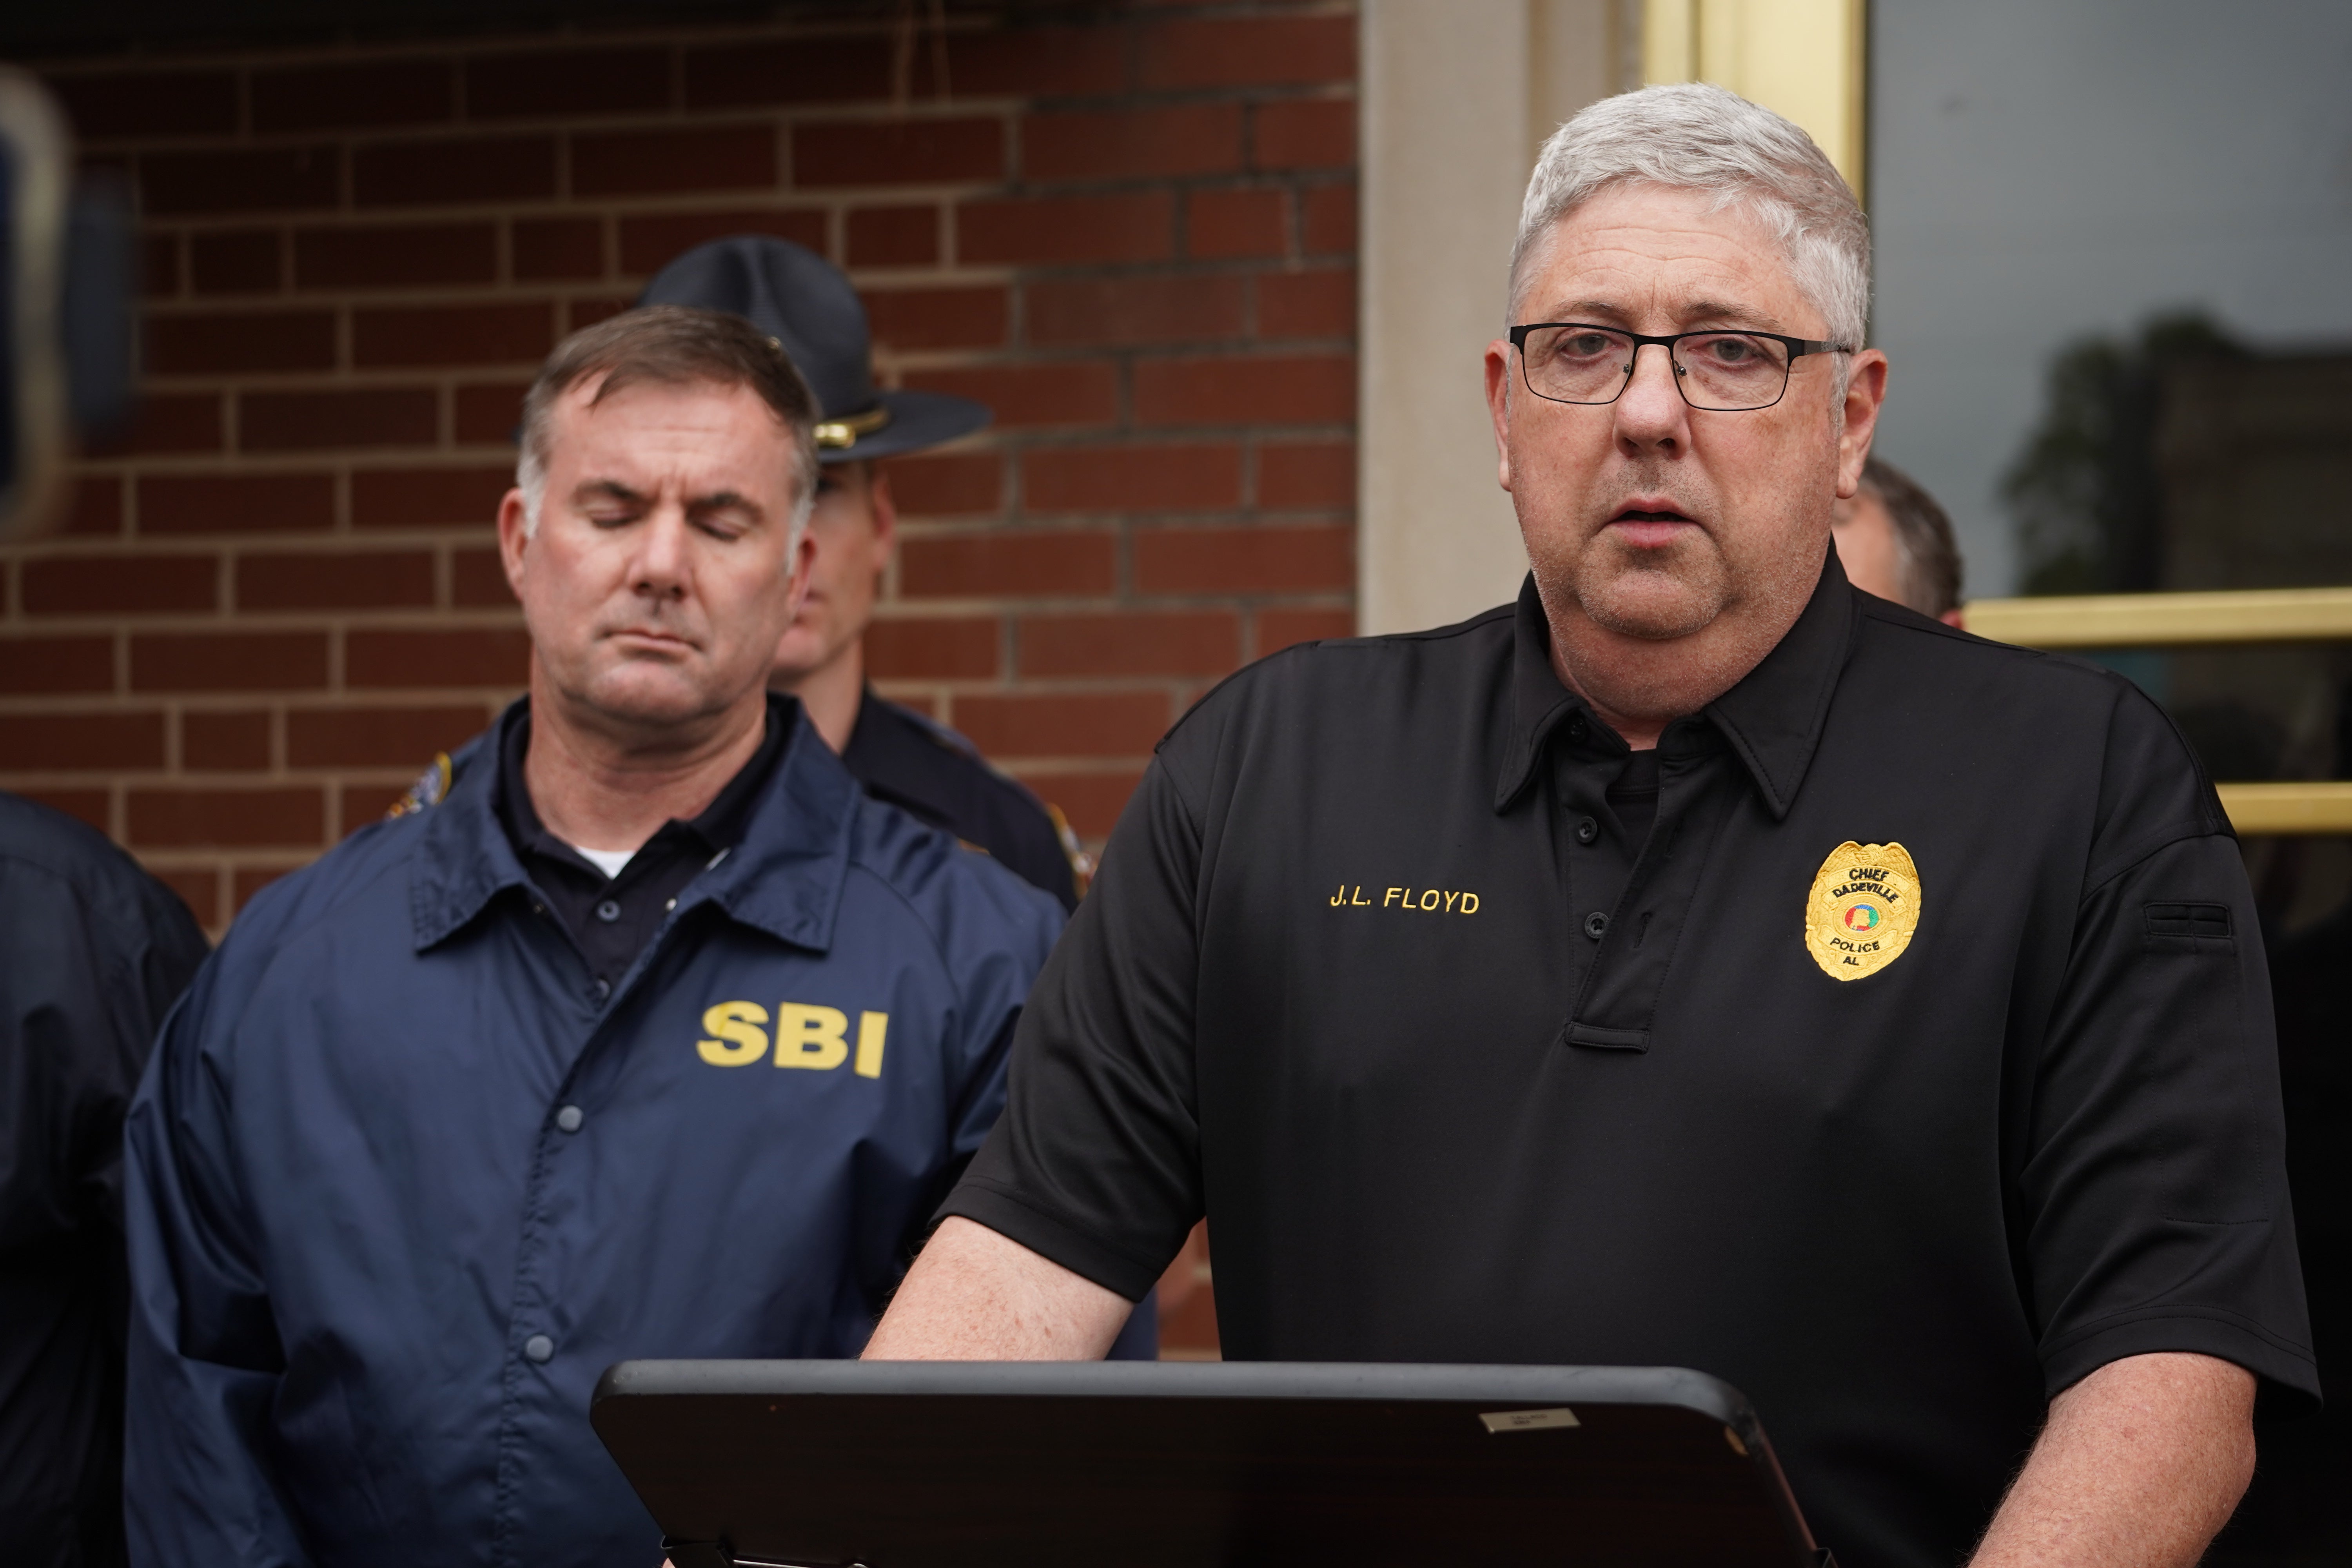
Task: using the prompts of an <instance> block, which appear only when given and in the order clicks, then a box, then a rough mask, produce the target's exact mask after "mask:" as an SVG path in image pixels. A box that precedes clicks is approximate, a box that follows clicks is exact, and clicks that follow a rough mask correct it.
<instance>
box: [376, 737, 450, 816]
mask: <svg viewBox="0 0 2352 1568" xmlns="http://www.w3.org/2000/svg"><path fill="white" fill-rule="evenodd" d="M456 781H457V773H456V772H455V770H453V769H452V768H451V767H450V765H449V753H448V752H435V753H434V754H433V765H432V766H431V767H429V768H427V769H425V771H424V772H423V773H419V774H417V776H416V782H415V784H410V785H409V786H408V793H407V794H406V795H402V796H401V797H400V798H399V799H398V800H395V801H394V802H393V803H392V809H390V810H389V811H386V812H385V813H384V814H383V816H384V820H385V821H387V822H389V821H391V820H392V819H393V818H394V817H396V816H415V815H416V814H417V813H418V812H420V811H423V810H425V809H426V808H427V807H428V806H436V805H440V804H441V803H442V802H443V801H444V800H446V799H447V798H448V797H449V786H450V784H454V783H455V782H456Z"/></svg>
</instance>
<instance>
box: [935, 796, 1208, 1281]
mask: <svg viewBox="0 0 2352 1568" xmlns="http://www.w3.org/2000/svg"><path fill="white" fill-rule="evenodd" d="M1200 860H1201V834H1200V829H1199V826H1198V821H1197V817H1196V816H1195V814H1194V813H1193V812H1192V811H1191V810H1189V809H1188V808H1187V806H1186V804H1185V802H1184V800H1183V798H1182V795H1181V791H1180V790H1179V788H1178V787H1177V784H1176V781H1175V777H1174V774H1173V773H1172V772H1171V766H1170V763H1169V762H1168V760H1167V756H1166V753H1165V752H1163V754H1162V756H1161V757H1160V759H1158V760H1155V761H1154V762H1153V763H1152V765H1151V767H1150V770H1149V771H1147V772H1146V773H1145V774H1144V777H1143V782H1142V784H1140V785H1139V786H1138V788H1137V790H1136V793H1135V796H1134V798H1133V799H1131V800H1130V801H1129V803H1128V806H1127V810H1126V811H1125V812H1124V813H1123V814H1122V815H1121V816H1120V817H1119V821H1118V827H1117V828H1116V829H1115V830H1114V831H1113V832H1112V834H1111V837H1110V842H1109V844H1108V846H1107V847H1105V849H1104V851H1103V866H1102V871H1101V873H1100V874H1099V875H1098V876H1097V878H1096V879H1095V882H1094V887H1093V889H1092V890H1091V891H1090V892H1089V893H1088V894H1087V899H1086V901H1085V902H1083V903H1082V904H1080V905H1079V906H1078V912H1077V914H1076V917H1075V918H1074V919H1073V920H1072V921H1071V922H1070V926H1069V929H1068V931H1066V933H1065V935H1064V936H1063V939H1062V942H1061V943H1060V945H1059V946H1057V947H1056V948H1055V950H1054V955H1053V957H1052V958H1051V959H1050V960H1048V961H1047V963H1046V964H1045V972H1044V973H1043V974H1041V975H1040V976H1039V977H1038V981H1037V984H1036V987H1035V989H1034V991H1032V992H1031V994H1030V997H1029V1005H1028V1007H1027V1008H1026V1010H1025V1011H1024V1013H1023V1014H1022V1016H1021V1025H1020V1028H1019V1030H1018V1031H1017V1033H1016V1034H1015V1036H1014V1038H1013V1058H1012V1071H1011V1093H1010V1100H1009V1102H1008V1104H1007V1106H1006V1110H1005V1114H1004V1117H1003V1120H1002V1121H999V1122H998V1123H997V1124H996V1127H995V1130H994V1131H992V1132H991V1133H990V1135H989V1139H988V1142H987V1143H986V1144H984V1145H983V1146H982V1149H981V1152H980V1154H979V1156H978V1157H977V1158H976V1159H975V1160H973V1162H972V1163H971V1169H970V1170H969V1171H967V1172H966V1173H965V1175H964V1179H963V1181H962V1183H961V1184H960V1185H958V1187H957V1188H956V1190H955V1192H954V1193H953V1194H951V1195H950V1197H949V1199H948V1201H947V1204H946V1205H945V1206H944V1207H943V1208H942V1209H941V1211H940V1212H941V1214H942V1215H962V1216H963V1217H965V1218H967V1219H971V1220H974V1221H977V1222H978V1223H979V1224H982V1225H984V1226H988V1228H990V1229H991V1230H993V1231H996V1232H999V1233H1000V1234H1002V1235H1003V1236H1006V1237H1011V1238H1012V1239H1013V1240H1014V1241H1017V1242H1019V1243H1020V1244H1021V1245H1023V1246H1024V1247H1028V1248H1029V1249H1030V1250H1032V1251H1034V1252H1037V1253H1040V1254H1042V1255H1043V1256H1045V1257H1046V1258H1051V1259H1053V1260H1054V1261H1055V1262H1056V1263H1058V1264H1060V1265H1061V1266H1062V1267H1064V1268H1068V1269H1070V1270H1072V1271H1073V1272H1075V1273H1077V1274H1082V1275H1084V1276H1086V1277H1087V1279H1092V1280H1094V1281H1095V1282H1096V1283H1097V1284H1099V1285H1101V1286H1103V1287H1105V1288H1106V1289H1111V1290H1115V1291H1117V1292H1118V1294H1120V1295H1122V1296H1124V1297H1126V1298H1127V1299H1128V1300H1140V1299H1141V1298H1142V1297H1143V1295H1144V1294H1145V1293H1146V1292H1147V1291H1149V1290H1150V1289H1151V1286H1152V1284H1153V1282H1154V1281H1156V1280H1157V1279H1159V1278H1160V1272H1161V1270H1162V1269H1164V1268H1166V1267H1167V1265H1168V1261H1169V1259H1170V1258H1173V1257H1175V1256H1176V1253H1177V1251H1178V1249H1179V1248H1181V1247H1182V1246H1183V1244H1184V1237H1185V1236H1186V1235H1187V1233H1189V1232H1190V1231H1191V1229H1192V1224H1193V1222H1194V1221H1195V1220H1197V1219H1199V1218H1200V1217H1201V1209H1202V1198H1201V1175H1200V1127H1199V1121H1198V1112H1197V1101H1196V1100H1195V1095H1194V1086H1193V1055H1192V1018H1193V1006H1194V986H1195V984H1196V983H1197V980H1198V952H1199V943H1198V941H1197V939H1196V936H1195V931H1194V926H1193V904H1194V889H1195V885H1196V881H1197V875H1198V869H1199V866H1200Z"/></svg>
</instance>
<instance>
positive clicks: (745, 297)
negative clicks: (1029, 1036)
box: [637, 235, 1085, 909]
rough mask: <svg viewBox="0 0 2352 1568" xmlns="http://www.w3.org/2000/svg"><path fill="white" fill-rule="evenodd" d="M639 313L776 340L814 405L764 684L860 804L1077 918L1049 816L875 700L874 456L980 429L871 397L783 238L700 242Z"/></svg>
mask: <svg viewBox="0 0 2352 1568" xmlns="http://www.w3.org/2000/svg"><path fill="white" fill-rule="evenodd" d="M637 302H638V303H639V304H640V305H688V306H693V307H695V308H697V309H699V310H725V311H728V312H730V313H731V314H734V315H738V316H741V317H743V318H744V319H745V320H747V321H750V322H751V324H752V325H753V326H754V327H757V328H758V329H759V330H760V331H762V332H764V333H766V334H767V335H768V336H769V337H770V338H772V339H773V340H775V341H776V342H778V343H779V344H781V345H782V348H783V350H784V352H785V353H788V354H790V355H791V356H792V360H793V363H794V364H795V365H797V366H799V367H800V371H801V374H803V375H805V376H806V377H807V378H808V381H809V385H810V387H811V388H812V389H813V390H814V392H815V393H816V396H817V402H818V404H819V405H821V407H822V408H823V411H824V413H823V417H822V418H821V419H820V420H819V422H818V424H817V427H816V443H817V459H818V461H819V462H820V463H822V464H823V465H824V478H823V479H821V480H820V482H819V484H818V486H817V500H816V510H815V511H814V513H813V514H811V516H810V518H809V531H810V533H811V535H812V536H813V537H814V539H815V541H816V561H815V564H814V568H813V570H812V572H811V574H810V580H809V589H808V595H807V597H806V598H805V599H804V600H803V602H802V605H801V613H800V614H799V615H798V616H795V617H794V618H793V625H792V628H791V629H790V630H789V631H787V632H786V633H785V634H784V636H783V639H782V641H781V642H780V643H779V644H778V645H777V648H776V668H775V676H774V684H775V685H776V687H777V688H778V689H780V690H784V691H789V692H791V693H792V694H793V696H795V697H797V698H799V699H800V700H801V705H802V706H803V708H805V709H806V710H808V716H809V721H810V722H811V723H813V724H814V725H815V726H816V730H817V733H818V734H820V735H822V736H824V742H825V744H826V745H828V746H831V747H832V748H833V749H834V750H835V752H839V753H840V754H841V760H842V761H843V762H845V763H847V764H848V765H849V771H850V772H851V773H856V775H857V777H858V780H859V782H861V783H862V784H865V785H866V793H867V794H869V795H873V796H874V797H875V798H876V799H877V800H887V801H888V802H889V803H890V804H891V805H896V806H898V807H900V808H901V809H903V810H906V811H909V812H912V813H913V814H914V815H915V816H919V817H921V818H922V819H923V820H924V821H926V822H929V823H930V824H931V825H932V826H937V827H944V828H946V829H947V830H948V831H949V832H950V833H953V834H954V835H955V836H956V837H959V838H961V839H963V840H964V841H965V842H966V843H968V844H976V845H978V846H980V847H982V848H983V849H985V850H987V851H988V852H989V853H990V854H992V855H993V856H995V857H996V858H998V859H1000V860H1002V861H1003V862H1004V863H1005V864H1006V865H1007V866H1009V867H1011V868H1013V870H1014V871H1016V872H1018V873H1019V874H1020V875H1021V876H1022V877H1023V878H1024V879H1027V880H1028V881H1030V882H1033V883H1034V884H1035V885H1036V886H1038V887H1040V888H1043V889H1045V890H1046V891H1047V892H1049V893H1051V894H1053V895H1054V896H1055V898H1057V899H1059V900H1061V901H1062V905H1063V907H1064V908H1065V909H1076V907H1077V900H1078V895H1079V893H1080V892H1082V891H1083V890H1084V889H1083V879H1084V875H1085V870H1084V866H1085V863H1084V860H1083V858H1082V857H1081V856H1080V854H1079V851H1078V846H1077V839H1076V836H1075V835H1073V834H1072V833H1071V832H1070V829H1069V826H1068V824H1067V823H1066V822H1065V821H1064V820H1063V818H1062V815H1061V813H1060V812H1058V811H1055V809H1054V808H1053V807H1051V806H1049V805H1045V803H1044V802H1042V801H1040V800H1039V799H1038V798H1037V797H1036V796H1035V795H1032V794H1031V793H1030V792H1029V791H1028V790H1027V789H1025V788H1024V787H1023V786H1022V785H1021V784H1018V783H1016V782H1014V781H1013V780H1012V779H1010V778H1007V777H1006V776H1005V775H1004V774H1003V773H998V772H997V771H996V770H995V769H993V768H992V767H990V766H989V765H988V764H987V763H985V762H983V761H982V759H981V756H980V753H979V752H978V751H977V750H975V749H974V747H973V746H972V744H971V742H969V741H967V740H965V739H964V738H963V737H962V736H961V735H959V734H957V733H956V732H955V731H952V730H950V729H949V728H948V727H947V726H945V725H943V724H940V723H937V722H935V721H932V720H930V719H929V718H926V717H924V716H923V715H922V714H920V713H917V712H915V711H914V710H911V709H908V708H904V707H901V706H899V705H898V703H895V702H887V701H885V700H882V699H881V698H879V697H877V696H876V695H875V694H874V689H873V687H872V686H870V685H869V684H867V681H866V627H867V626H870V625H871V624H872V623H873V620H874V601H875V598H876V595H877V594H878V592H879V591H880V588H881V584H882V576H883V574H884V573H885V572H887V570H888V569H889V565H890V554H891V552H892V551H893V550H894V549H895V548H896V547H897V544H898V505H897V502H896V501H895V500H894V499H893V498H892V496H891V493H890V476H889V472H888V470H887V469H885V468H882V467H880V466H879V465H880V464H881V462H882V460H883V459H884V458H897V457H903V456H905V455H906V454H908V453H910V452H919V451H922V450H924V449H925V448H927V447H936V446H939V445H940V444H941V443H942V442H947V441H952V440H954V439H956V438H957V437H961V436H967V435H970V434H971V432H973V431H975V430H977V429H979V428H980V427H981V426H983V425H986V424H987V423H988V417H989V416H988V410H987V408H986V407H984V406H983V405H981V404H978V403H975V402H973V401H971V399H970V398H965V397H952V396H949V395H946V394H943V393H933V392H896V391H892V392H883V391H877V390H876V388H875V386H874V383H873V374H872V370H871V363H872V358H871V356H872V348H871V344H870V341H869V337H868V333H867V329H866V307H865V305H864V303H863V302H861V301H860V300H859V299H858V297H857V290H856V289H855V288H853V287H851V285H850V282H849V279H846V278H845V277H843V276H842V274H841V272H840V271H839V269H837V268H835V267H834V266H833V264H832V263H831V262H828V261H826V260H825V259H824V258H823V257H821V256H818V255H817V254H815V253H814V251H810V250H807V249H804V248H803V247H800V246H797V245H794V244H793V243H791V242H790V241H789V240H782V239H771V238H767V237H761V236H756V235H746V236H742V237H737V238H732V239H720V240H714V241H712V242H711V243H710V244H709V245H703V246H698V247H695V248H694V249H692V250H689V251H688V252H687V253H686V254H685V255H683V256H680V257H679V258H677V259H676V260H674V261H672V262H671V263H670V264H669V265H668V266H667V267H665V268H662V269H661V271H660V272H658V273H656V275H655V276H654V279H653V281H652V282H650V283H648V284H646V290H645V293H644V294H643V296H641V297H640V298H639V300H638V301H637Z"/></svg>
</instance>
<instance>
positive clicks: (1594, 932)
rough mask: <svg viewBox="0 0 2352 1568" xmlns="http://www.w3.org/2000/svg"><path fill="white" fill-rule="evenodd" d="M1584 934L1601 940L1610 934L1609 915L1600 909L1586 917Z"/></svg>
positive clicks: (1596, 940) (1595, 939)
mask: <svg viewBox="0 0 2352 1568" xmlns="http://www.w3.org/2000/svg"><path fill="white" fill-rule="evenodd" d="M1584 934H1585V935H1587V936H1589V937H1591V939H1592V940H1593V941H1595V942H1599V941H1600V940H1601V938H1602V937H1604V936H1607V935H1608V934H1609V917H1608V916H1607V915H1605V914H1602V913H1601V911H1600V910H1593V911H1592V912H1591V914H1589V915H1587V916H1585V917H1584Z"/></svg>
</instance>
